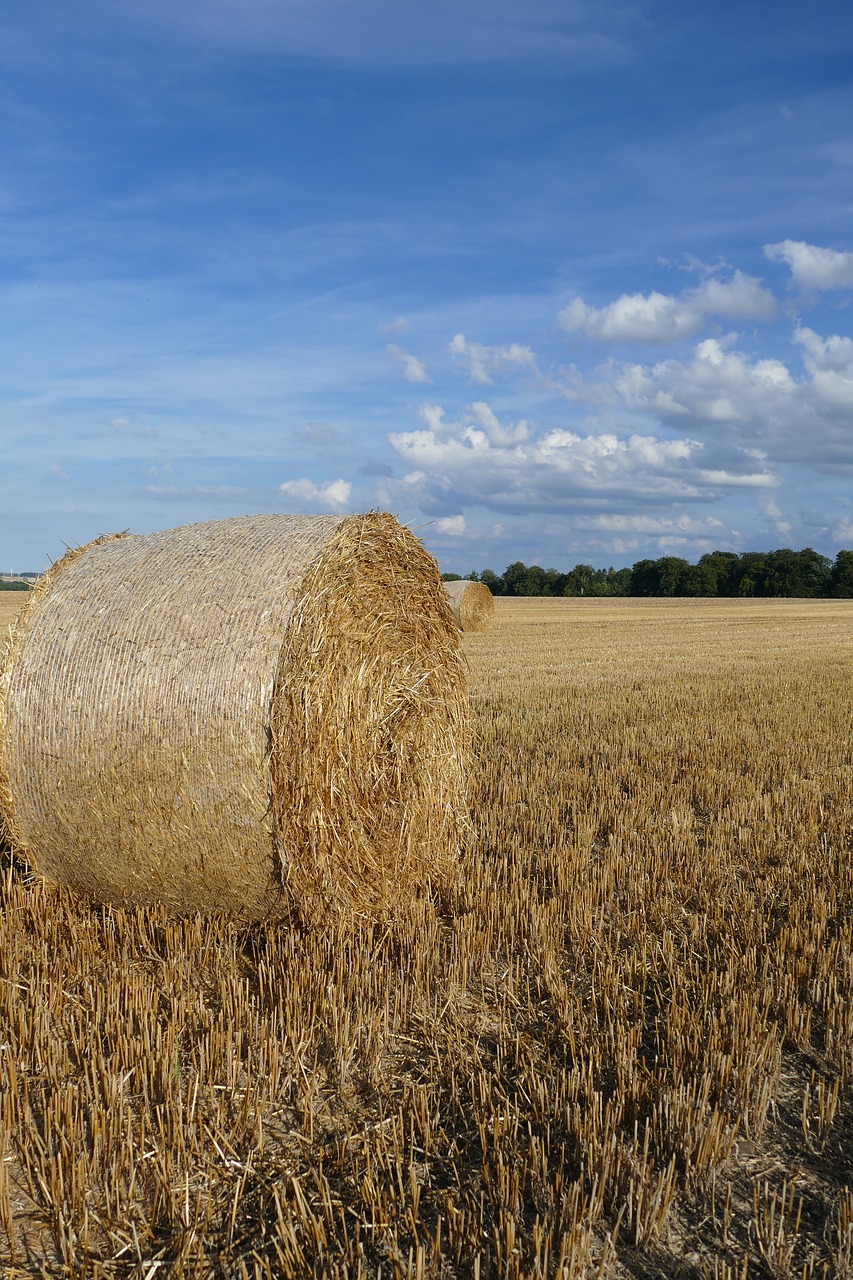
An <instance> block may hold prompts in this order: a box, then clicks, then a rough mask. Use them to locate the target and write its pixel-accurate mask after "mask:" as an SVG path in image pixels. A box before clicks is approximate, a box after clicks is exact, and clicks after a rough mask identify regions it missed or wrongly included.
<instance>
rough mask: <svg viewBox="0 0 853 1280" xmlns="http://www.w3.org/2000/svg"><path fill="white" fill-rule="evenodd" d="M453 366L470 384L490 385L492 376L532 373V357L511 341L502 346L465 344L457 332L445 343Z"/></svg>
mask: <svg viewBox="0 0 853 1280" xmlns="http://www.w3.org/2000/svg"><path fill="white" fill-rule="evenodd" d="M447 350H448V352H449V353H450V357H451V359H452V360H453V363H454V364H455V365H457V366H458V367H461V368H463V369H465V370H467V373H468V379H469V381H470V382H474V383H476V382H479V383H481V384H490V383H492V382H494V380H495V378H496V377H500V376H506V375H507V374H511V373H519V372H525V371H526V372H528V373H534V372H535V371H536V357H535V355H534V354H533V351H532V350H531V348H530V347H527V346H524V345H522V344H521V343H520V342H512V343H510V344H509V345H508V346H505V347H500V346H496V347H488V346H483V345H481V344H480V343H479V342H469V341H468V339H467V338H466V337H465V335H464V333H457V334H456V335H455V336H454V337H453V338H451V340H450V342H449V343H448V344H447Z"/></svg>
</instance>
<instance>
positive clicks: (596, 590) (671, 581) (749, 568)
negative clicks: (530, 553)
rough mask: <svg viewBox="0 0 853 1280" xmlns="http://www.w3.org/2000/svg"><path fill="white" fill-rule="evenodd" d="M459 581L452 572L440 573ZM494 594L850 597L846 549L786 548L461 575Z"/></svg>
mask: <svg viewBox="0 0 853 1280" xmlns="http://www.w3.org/2000/svg"><path fill="white" fill-rule="evenodd" d="M442 576H443V577H444V579H445V581H446V582H452V581H458V580H459V578H460V577H461V575H460V574H456V573H445V574H443V575H442ZM467 576H468V577H469V578H471V579H473V581H475V582H484V583H485V584H486V586H487V587H488V588H489V590H490V591H491V592H492V595H496V596H754V597H768V596H790V597H804V598H819V597H824V598H826V597H828V598H835V599H847V600H849V599H853V551H839V552H838V555H837V556H836V557H835V560H834V561H832V560H830V559H829V558H828V557H827V556H822V555H820V554H819V553H818V552H817V551H814V550H813V549H812V548H811V547H806V548H805V549H804V550H802V551H792V550H791V549H790V548H789V547H783V548H781V549H780V550H778V551H744V552H741V553H740V554H738V553H737V552H735V551H709V552H708V553H707V554H706V555H704V556H702V557H701V558H700V560H699V561H698V563H697V564H691V563H690V562H689V561H688V560H682V559H681V557H680V556H661V557H660V558H659V559H658V560H638V561H637V562H636V564H634V565H633V566H632V567H631V568H630V569H628V568H625V569H614V568H612V567H611V568H610V569H595V568H593V566H592V565H590V564H576V565H575V567H574V568H573V569H570V570H569V571H568V573H561V572H560V571H559V570H558V569H543V568H542V567H541V566H540V565H538V564H531V565H527V564H524V563H523V562H522V561H521V560H516V561H515V563H514V564H510V565H507V567H506V569H505V570H504V572H503V573H502V574H498V573H495V572H494V570H492V569H483V570H482V571H481V572H479V573H477V572H474V573H469V574H468V575H467Z"/></svg>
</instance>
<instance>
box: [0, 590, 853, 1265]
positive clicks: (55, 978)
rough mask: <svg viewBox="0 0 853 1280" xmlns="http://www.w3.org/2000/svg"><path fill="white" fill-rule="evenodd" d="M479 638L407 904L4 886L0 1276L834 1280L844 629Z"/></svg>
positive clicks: (804, 609) (842, 973) (722, 621)
mask: <svg viewBox="0 0 853 1280" xmlns="http://www.w3.org/2000/svg"><path fill="white" fill-rule="evenodd" d="M19 603H20V601H19V600H16V601H14V604H13V603H12V602H7V601H6V600H5V599H4V595H3V594H0V626H3V625H4V614H3V612H2V610H4V609H5V610H6V611H7V612H8V611H11V609H12V608H13V607H14V608H17V607H18V606H19ZM496 606H497V621H496V625H495V627H494V629H493V630H492V631H491V632H490V633H488V634H487V635H485V636H469V637H466V639H465V647H466V650H467V652H468V658H469V662H470V668H471V690H472V701H473V706H474V721H475V752H476V758H475V761H474V767H473V774H472V780H471V800H472V811H473V831H472V835H471V841H470V847H469V848H468V849H467V850H466V852H465V854H464V857H463V860H462V865H461V867H460V876H459V883H458V884H457V885H456V887H455V888H454V889H453V890H452V891H449V892H448V893H446V894H445V895H443V897H442V898H441V900H440V901H437V902H434V903H427V904H420V905H418V904H415V905H413V906H412V907H411V909H410V910H404V911H402V912H401V915H400V918H399V919H396V920H395V921H391V922H387V923H384V924H382V925H378V924H362V925H357V926H353V927H351V928H348V929H346V930H340V931H339V932H338V933H337V934H334V935H333V934H330V933H323V932H320V931H315V932H312V933H306V932H304V931H298V930H294V929H290V930H288V929H285V928H282V927H280V926H279V927H271V926H267V927H260V928H254V929H252V930H249V931H246V930H242V931H241V930H239V929H237V928H236V927H235V926H234V925H232V924H229V923H228V922H227V921H223V920H221V919H204V918H190V919H186V920H180V921H174V920H169V919H167V918H166V917H165V916H163V915H161V914H159V913H158V912H156V911H155V912H151V911H149V912H142V911H127V912H125V911H120V910H116V909H106V908H92V907H90V906H88V905H87V904H85V903H81V902H79V901H75V900H73V899H72V898H71V897H70V896H68V895H67V894H65V893H64V892H62V891H60V890H58V889H55V888H53V887H51V886H46V885H44V884H42V883H41V882H39V881H37V880H34V879H32V878H31V877H30V876H28V875H27V874H26V872H25V871H24V870H23V869H21V868H20V867H15V866H8V867H7V870H6V873H5V877H4V883H3V893H2V913H0V1261H2V1262H3V1264H4V1265H5V1267H6V1274H8V1275H9V1276H12V1275H16V1274H17V1275H32V1274H39V1273H42V1274H45V1275H67V1276H93V1277H96V1276H101V1277H112V1276H130V1275H134V1276H139V1277H145V1280H154V1278H155V1277H162V1276H166V1275H169V1276H183V1275H186V1276H199V1277H201V1276H208V1275H209V1276H228V1277H231V1276H235V1277H243V1276H250V1277H256V1276H257V1277H260V1276H273V1277H278V1276H290V1275H293V1276H302V1275H304V1276H311V1275H318V1276H320V1275H327V1276H330V1277H332V1276H342V1277H344V1276H350V1277H355V1276H364V1277H368V1276H369V1277H379V1276H382V1277H404V1276H406V1277H408V1276H411V1277H428V1276H434V1277H440V1278H441V1280H449V1278H450V1277H455V1276H458V1277H469V1276H472V1277H473V1276H477V1277H480V1278H481V1280H486V1277H497V1276H501V1277H504V1276H505V1277H546V1276H549V1277H550V1276H561V1277H571V1276H590V1277H594V1276H599V1277H627V1276H637V1277H640V1276H647V1277H653V1276H660V1277H663V1276H684V1277H696V1278H697V1280H698V1277H718V1278H719V1280H730V1278H731V1280H734V1278H735V1277H745V1276H746V1277H778V1278H785V1277H793V1276H798V1277H799V1276H806V1277H809V1276H820V1277H823V1276H827V1277H838V1278H846V1280H849V1278H850V1277H851V1276H853V747H851V731H850V725H851V722H853V705H851V704H853V697H851V688H853V680H851V677H853V602H845V601H838V602H831V601H820V602H808V601H791V602H784V603H781V602H779V603H777V602H770V601H766V602H760V601H744V602H739V601H738V602H735V601H710V602H702V601H695V602H668V601H641V600H636V601H634V600H628V601H618V600H617V601H607V600H603V601H596V600H585V601H570V600H560V601H544V600H536V601H508V600H498V601H497V602H496Z"/></svg>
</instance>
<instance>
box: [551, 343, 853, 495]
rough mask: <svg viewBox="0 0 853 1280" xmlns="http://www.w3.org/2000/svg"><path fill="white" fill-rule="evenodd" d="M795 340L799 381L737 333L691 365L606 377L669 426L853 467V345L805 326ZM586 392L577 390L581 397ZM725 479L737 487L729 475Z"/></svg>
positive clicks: (701, 348)
mask: <svg viewBox="0 0 853 1280" xmlns="http://www.w3.org/2000/svg"><path fill="white" fill-rule="evenodd" d="M794 337H795V340H796V342H797V343H798V344H799V345H800V346H801V347H802V349H803V364H804V367H805V376H804V377H803V376H799V377H795V376H794V374H793V373H792V372H791V370H790V369H789V368H788V366H787V365H786V364H785V363H784V362H783V361H781V360H778V359H776V358H755V357H751V356H749V355H746V354H744V353H743V352H741V351H738V350H736V349H734V342H735V336H734V335H732V334H730V335H728V336H727V337H726V338H706V339H704V340H703V341H702V342H699V343H697V344H696V346H695V348H694V350H693V354H692V357H691V358H690V359H687V360H663V361H659V362H657V363H656V364H651V365H645V364H636V363H625V364H622V365H619V366H613V367H607V368H606V369H605V370H604V372H603V375H602V376H603V377H604V379H605V382H606V385H607V386H608V387H609V388H610V389H611V390H614V391H615V392H616V394H617V395H618V396H619V397H620V399H621V400H622V402H623V403H624V404H625V405H626V406H627V407H628V408H630V409H632V410H635V411H639V412H643V413H646V414H649V415H650V416H652V417H653V418H654V419H656V420H657V421H658V422H660V423H662V424H664V425H666V426H669V427H673V428H678V429H679V430H681V431H690V432H691V433H697V434H700V435H705V436H707V437H708V438H713V439H715V440H716V441H717V442H720V441H722V440H729V441H730V442H733V443H735V444H737V445H739V446H740V447H742V448H744V449H748V448H749V449H752V450H755V449H756V448H759V449H761V448H763V449H765V450H766V451H767V453H768V454H769V455H770V456H772V457H774V458H775V459H777V460H785V461H798V462H806V461H807V462H809V463H812V464H816V465H819V466H824V467H833V466H841V467H845V468H849V467H851V466H853V439H851V434H850V417H851V413H853V341H851V340H850V339H849V338H843V337H838V336H832V337H830V338H826V339H824V338H821V337H820V336H819V335H818V334H817V333H815V332H814V331H813V330H811V329H805V328H801V329H798V330H797V331H796V333H795V335H794ZM579 394H582V388H581V389H580V392H579V390H578V387H577V385H575V386H574V387H573V395H575V396H576V397H577V396H578V395H579ZM596 397H599V398H600V390H598V389H596V390H595V391H594V392H593V395H592V397H591V398H593V399H595V398H596ZM709 474H710V473H709ZM719 480H720V483H725V484H729V483H735V481H734V480H733V479H732V478H731V477H726V476H724V475H721V476H720V477H719ZM739 483H744V479H743V478H742V479H741V481H740V482H739ZM753 483H759V482H758V481H757V480H755V481H753ZM766 483H769V481H767V482H766Z"/></svg>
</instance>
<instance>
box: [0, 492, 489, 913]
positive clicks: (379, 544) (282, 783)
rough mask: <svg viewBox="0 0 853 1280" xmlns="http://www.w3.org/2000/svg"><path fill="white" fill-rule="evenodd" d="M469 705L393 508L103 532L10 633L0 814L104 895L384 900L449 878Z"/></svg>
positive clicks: (269, 905)
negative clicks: (113, 533)
mask: <svg viewBox="0 0 853 1280" xmlns="http://www.w3.org/2000/svg"><path fill="white" fill-rule="evenodd" d="M467 717H468V707H467V696H466V691H465V676H464V666H463V659H462V656H461V651H460V644H459V637H458V633H457V630H456V627H455V625H454V619H453V615H452V612H451V609H450V607H449V604H448V601H447V597H446V595H445V593H444V591H443V590H442V583H441V579H440V577H439V574H438V570H437V568H436V565H435V562H434V561H433V560H432V558H431V556H429V554H428V553H427V552H426V551H425V550H424V548H423V547H422V546H421V544H420V542H418V540H417V538H415V537H414V535H413V534H412V533H410V532H409V531H408V530H407V529H405V528H403V527H402V526H401V525H400V524H399V523H398V522H397V521H396V520H395V519H394V518H393V517H392V516H390V515H385V514H379V513H372V514H369V515H362V516H347V517H340V516H289V515H269V516H246V517H240V518H237V519H232V520H220V521H213V522H210V523H206V524H196V525H186V526H183V527H181V528H178V529H169V530H166V531H165V532H162V533H154V534H149V535H146V536H144V537H140V536H122V535H118V536H116V537H111V538H101V539H98V540H97V541H96V542H94V543H90V544H89V545H88V546H86V547H81V548H79V549H76V550H74V551H71V552H69V553H68V555H66V556H65V557H63V559H62V560H60V561H59V562H58V563H57V564H56V565H55V566H54V567H53V568H52V569H51V571H50V572H49V573H48V574H47V575H45V577H44V578H43V579H42V580H41V582H40V583H39V584H38V586H37V587H36V589H35V591H34V592H33V595H32V598H31V600H30V601H29V603H28V606H27V608H26V609H25V611H24V613H23V614H22V616H21V618H20V620H19V622H18V626H17V628H16V630H15V631H14V633H13V636H12V639H11V641H10V644H9V646H8V650H7V653H6V655H5V661H4V664H3V668H2V676H0V798H2V805H0V808H2V809H3V810H4V816H5V825H6V828H7V832H8V833H9V835H10V836H11V839H12V843H13V845H14V846H15V847H16V848H17V849H18V850H20V851H21V852H23V853H24V854H25V855H26V856H27V857H28V858H29V860H30V861H31V862H32V864H33V865H34V866H35V867H36V869H37V870H39V871H40V872H41V873H43V874H44V875H47V876H49V877H52V878H54V879H56V880H58V881H61V882H63V883H65V884H67V885H70V886H71V887H73V888H74V889H77V890H79V891H81V892H84V893H86V894H89V895H91V896H92V897H93V898H95V899H97V900H100V901H106V902H114V903H139V904H153V903H155V902H162V903H164V904H166V905H167V906H168V907H169V908H171V909H173V910H175V911H178V912H185V911H194V910H197V909H207V910H213V909H220V908H221V909H224V910H227V911H229V912H231V913H232V914H235V915H237V916H239V917H242V918H244V919H247V920H249V919H262V918H266V917H270V916H273V917H274V916H283V915H287V914H289V912H290V911H291V909H292V907H293V906H294V905H295V907H296V908H297V910H298V911H300V912H301V913H302V914H303V916H304V917H306V918H307V919H309V920H311V919H314V920H316V919H318V918H321V917H323V916H325V915H327V914H328V913H330V912H331V913H335V914H340V913H351V912H366V913H381V912H384V911H386V910H387V909H388V908H389V907H390V906H391V905H392V903H393V902H394V901H398V900H400V899H401V897H403V898H405V896H406V895H413V894H416V893H418V892H420V891H422V890H423V889H424V888H425V886H428V885H430V884H436V883H439V882H440V881H441V880H443V879H444V878H445V877H446V876H447V875H448V874H449V873H450V869H451V867H452V865H453V859H454V854H455V851H456V848H457V845H458V840H459V836H460V830H461V829H462V828H463V827H464V825H465V820H466V819H465V764H466V747H467V741H468V718H467Z"/></svg>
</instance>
